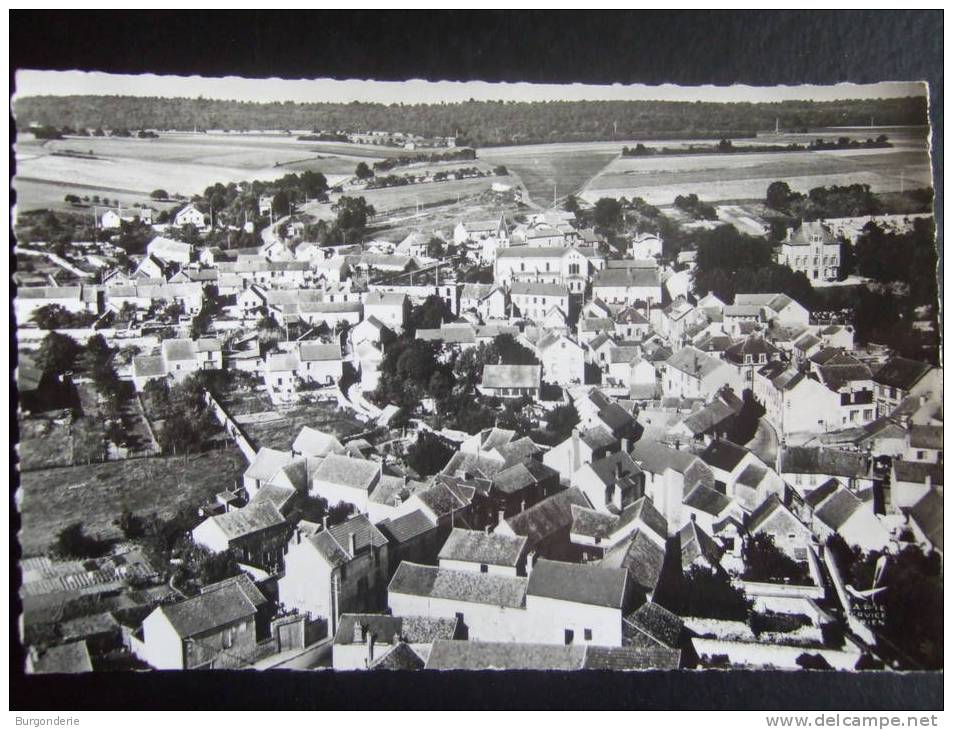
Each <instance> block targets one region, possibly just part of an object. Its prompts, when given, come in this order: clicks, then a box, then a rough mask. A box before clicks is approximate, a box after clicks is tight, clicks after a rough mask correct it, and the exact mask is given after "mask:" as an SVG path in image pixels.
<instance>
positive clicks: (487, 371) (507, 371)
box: [483, 365, 542, 388]
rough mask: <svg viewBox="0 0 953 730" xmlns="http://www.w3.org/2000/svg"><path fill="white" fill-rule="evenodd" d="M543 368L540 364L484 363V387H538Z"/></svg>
mask: <svg viewBox="0 0 953 730" xmlns="http://www.w3.org/2000/svg"><path fill="white" fill-rule="evenodd" d="M541 375H542V368H541V366H539V365H484V366H483V387H484V388H538V387H539V383H540V377H541Z"/></svg>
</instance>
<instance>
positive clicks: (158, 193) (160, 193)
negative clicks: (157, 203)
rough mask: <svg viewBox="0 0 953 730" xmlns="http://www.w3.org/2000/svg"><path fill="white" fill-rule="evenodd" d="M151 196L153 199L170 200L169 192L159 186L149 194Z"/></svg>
mask: <svg viewBox="0 0 953 730" xmlns="http://www.w3.org/2000/svg"><path fill="white" fill-rule="evenodd" d="M149 197H150V198H152V199H153V200H168V199H169V192H168V191H167V190H163V189H162V188H157V189H155V190H153V191H152V192H151V193H150V194H149Z"/></svg>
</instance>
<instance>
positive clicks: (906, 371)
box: [874, 357, 933, 390]
mask: <svg viewBox="0 0 953 730" xmlns="http://www.w3.org/2000/svg"><path fill="white" fill-rule="evenodd" d="M932 369H933V366H932V365H930V364H929V363H925V362H919V361H917V360H910V359H908V358H905V357H892V358H890V359H889V360H888V361H887V362H885V363H884V364H883V366H882V367H881V368H880V369H879V370H878V371H877V372H876V373H874V380H875V381H876V382H877V383H880V384H881V385H887V386H890V387H894V388H900V389H902V390H910V389H911V388H912V387H913V386H914V385H916V384H917V383H918V382H919V381H920V379H921V378H923V376H924V375H926V374H927V373H928V372H930V370H932Z"/></svg>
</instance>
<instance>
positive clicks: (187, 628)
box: [156, 583, 255, 639]
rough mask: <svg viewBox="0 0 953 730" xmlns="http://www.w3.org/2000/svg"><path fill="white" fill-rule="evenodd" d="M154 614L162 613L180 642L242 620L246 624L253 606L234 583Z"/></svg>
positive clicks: (164, 608)
mask: <svg viewBox="0 0 953 730" xmlns="http://www.w3.org/2000/svg"><path fill="white" fill-rule="evenodd" d="M156 610H158V611H162V613H163V614H164V615H165V617H166V618H167V619H168V620H169V623H171V624H172V627H173V628H174V629H175V632H176V633H177V634H178V635H179V637H180V638H183V639H187V638H189V637H190V636H196V635H197V634H202V633H205V632H206V631H211V630H213V629H216V628H219V627H221V626H226V625H228V624H231V623H234V622H236V621H239V620H242V619H246V620H247V619H250V618H251V617H252V616H254V615H255V606H254V604H253V603H252V602H251V601H250V600H249V599H248V597H247V596H246V595H245V592H244V591H243V590H242V588H241V587H240V586H238V585H237V584H235V583H229V584H228V585H225V586H223V587H222V588H220V589H218V590H213V591H209V592H208V593H200V594H199V595H197V596H195V598H189V599H187V600H185V601H180V602H179V603H171V604H168V605H165V606H162V607H161V608H158V609H156Z"/></svg>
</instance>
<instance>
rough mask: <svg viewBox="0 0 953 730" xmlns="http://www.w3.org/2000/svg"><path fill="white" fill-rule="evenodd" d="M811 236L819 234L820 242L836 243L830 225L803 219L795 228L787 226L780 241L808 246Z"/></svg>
mask: <svg viewBox="0 0 953 730" xmlns="http://www.w3.org/2000/svg"><path fill="white" fill-rule="evenodd" d="M812 236H820V238H821V243H824V244H833V243H837V239H836V238H835V237H834V234H833V233H832V232H831V229H830V226H827V225H825V224H824V223H822V222H821V221H803V222H802V223H801V225H800V226H798V227H797V228H789V229H788V232H787V234H786V235H785V237H784V240H783V241H782V243H786V244H790V245H794V246H810V245H811V237H812Z"/></svg>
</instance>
